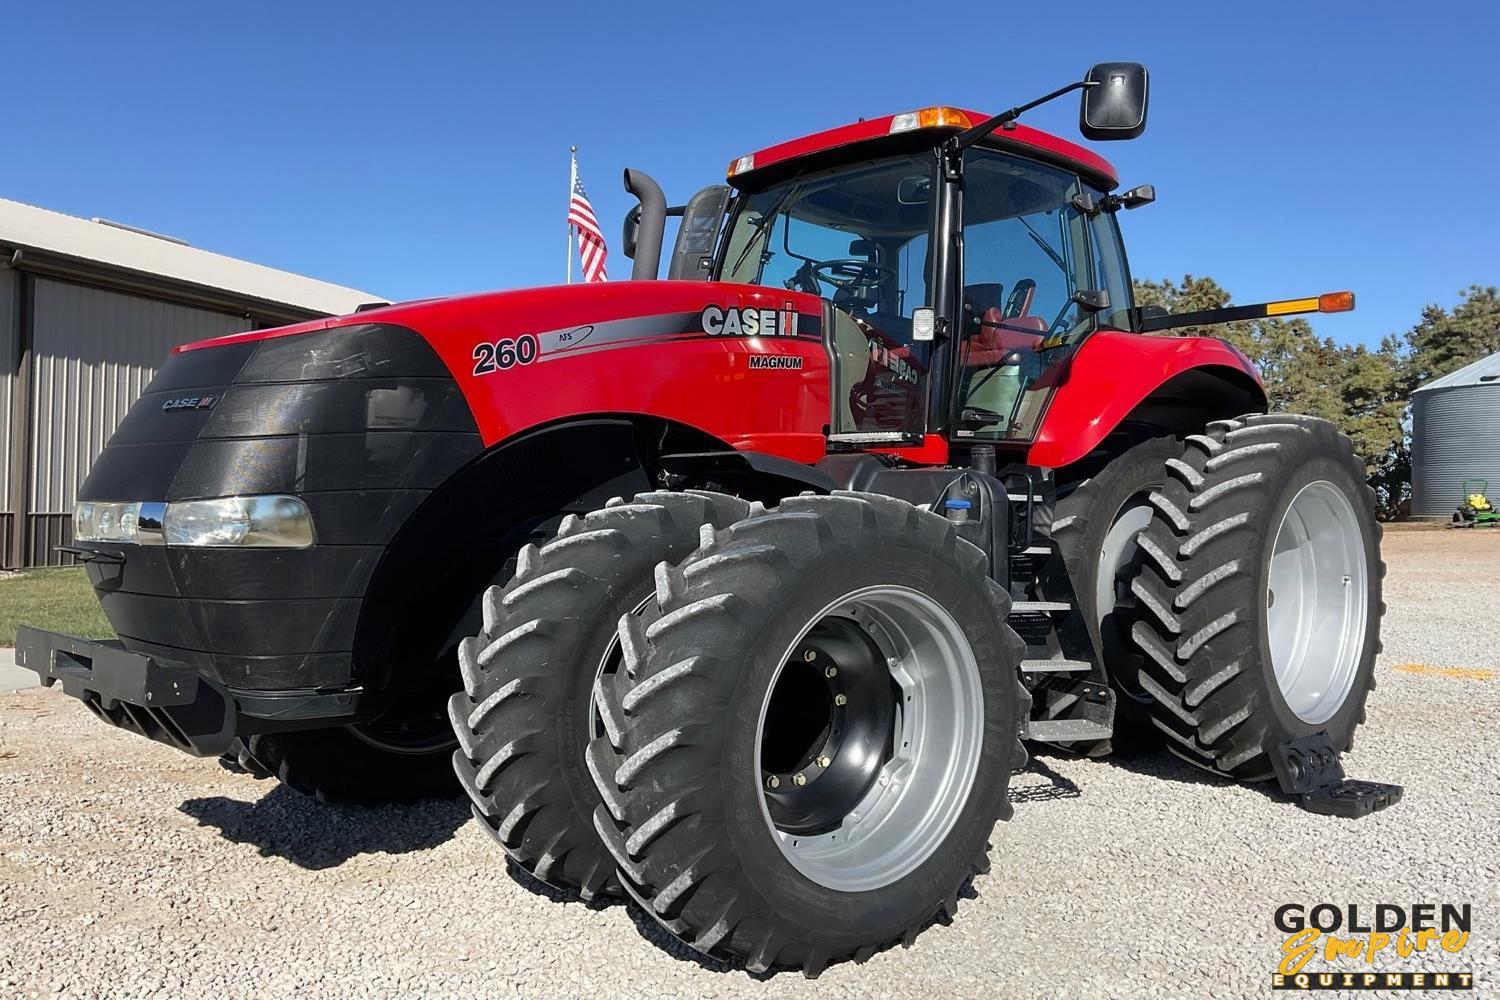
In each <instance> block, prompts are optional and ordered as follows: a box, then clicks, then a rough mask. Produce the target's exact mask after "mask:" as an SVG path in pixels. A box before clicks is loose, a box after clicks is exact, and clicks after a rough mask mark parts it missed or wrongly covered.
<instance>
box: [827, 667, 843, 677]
mask: <svg viewBox="0 0 1500 1000" xmlns="http://www.w3.org/2000/svg"><path fill="white" fill-rule="evenodd" d="M838 675H839V668H838V667H824V668H823V676H824V677H827V678H829V679H832V678H834V677H837V676H838Z"/></svg>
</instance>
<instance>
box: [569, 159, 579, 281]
mask: <svg viewBox="0 0 1500 1000" xmlns="http://www.w3.org/2000/svg"><path fill="white" fill-rule="evenodd" d="M577 183H578V147H577V146H569V147H568V206H569V208H570V209H571V207H572V205H573V188H574V186H575V185H576V184H577ZM572 283H573V223H571V222H570V223H568V284H570V285H571V284H572Z"/></svg>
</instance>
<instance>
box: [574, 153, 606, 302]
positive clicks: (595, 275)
mask: <svg viewBox="0 0 1500 1000" xmlns="http://www.w3.org/2000/svg"><path fill="white" fill-rule="evenodd" d="M568 225H570V226H573V227H575V228H576V229H577V230H578V257H579V259H580V260H581V261H582V262H583V280H584V281H608V280H609V276H608V275H606V274H605V273H604V261H605V258H607V257H608V256H609V248H608V247H606V246H605V245H604V234H603V233H602V232H600V231H599V220H598V219H596V218H594V206H592V205H590V204H589V196H588V195H586V194H584V193H583V181H581V180H579V179H578V163H577V161H576V160H575V161H574V163H573V196H572V197H571V198H570V199H568Z"/></svg>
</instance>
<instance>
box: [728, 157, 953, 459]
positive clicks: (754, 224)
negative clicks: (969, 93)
mask: <svg viewBox="0 0 1500 1000" xmlns="http://www.w3.org/2000/svg"><path fill="white" fill-rule="evenodd" d="M932 175H933V158H932V156H931V155H930V154H927V155H913V156H900V157H892V158H890V159H884V160H878V161H875V162H872V163H865V164H859V165H854V166H843V167H839V168H837V169H835V170H828V171H822V172H820V173H814V174H807V175H802V176H798V177H793V178H791V179H789V180H786V181H783V182H781V183H780V184H776V185H773V186H771V187H768V188H766V189H765V190H762V191H757V192H754V193H751V194H747V195H743V196H741V197H740V199H739V201H738V204H737V206H736V210H735V214H734V218H733V220H732V221H731V222H730V226H729V237H728V239H727V241H726V243H725V253H724V258H723V261H724V269H723V272H722V274H721V278H722V279H723V280H724V281H734V282H743V283H746V284H753V285H770V286H772V287H777V288H789V289H793V290H796V291H800V292H808V293H811V294H813V295H818V296H820V297H822V298H824V299H826V300H828V302H829V303H830V304H831V305H832V306H833V324H832V325H833V329H832V340H833V348H834V354H835V356H836V361H837V366H838V386H837V387H836V390H835V393H834V414H833V417H834V419H833V425H832V427H831V431H832V433H833V434H835V435H839V434H845V435H849V434H861V435H870V434H885V435H890V434H900V433H903V432H904V433H912V432H920V430H921V428H922V420H923V417H924V415H925V373H926V371H927V368H928V352H929V351H930V349H931V344H929V343H927V342H918V343H913V342H912V338H911V315H912V311H913V310H914V309H917V308H919V307H921V306H924V305H927V304H928V293H927V292H928V281H929V279H928V272H929V270H930V267H931V264H930V261H929V259H928V252H927V245H928V244H927V234H928V231H929V229H930V227H931V216H932Z"/></svg>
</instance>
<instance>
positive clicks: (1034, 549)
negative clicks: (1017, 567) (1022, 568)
mask: <svg viewBox="0 0 1500 1000" xmlns="http://www.w3.org/2000/svg"><path fill="white" fill-rule="evenodd" d="M1051 554H1052V546H1050V545H1028V546H1027V547H1026V548H1024V549H1022V550H1021V555H1023V556H1050V555H1051Z"/></svg>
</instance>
